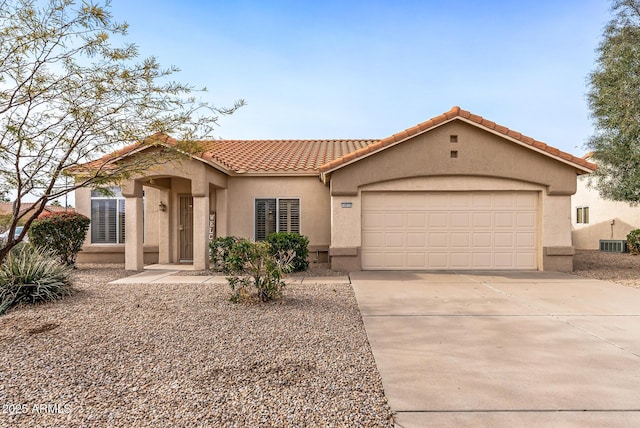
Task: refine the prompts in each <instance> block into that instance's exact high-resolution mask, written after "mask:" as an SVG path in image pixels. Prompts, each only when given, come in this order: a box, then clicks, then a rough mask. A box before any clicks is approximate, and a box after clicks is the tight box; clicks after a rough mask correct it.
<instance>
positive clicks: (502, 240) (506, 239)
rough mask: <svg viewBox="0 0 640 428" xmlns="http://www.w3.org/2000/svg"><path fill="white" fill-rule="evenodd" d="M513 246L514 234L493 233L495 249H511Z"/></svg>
mask: <svg viewBox="0 0 640 428" xmlns="http://www.w3.org/2000/svg"><path fill="white" fill-rule="evenodd" d="M514 244H515V232H495V233H494V234H493V245H494V247H496V248H512V247H514Z"/></svg>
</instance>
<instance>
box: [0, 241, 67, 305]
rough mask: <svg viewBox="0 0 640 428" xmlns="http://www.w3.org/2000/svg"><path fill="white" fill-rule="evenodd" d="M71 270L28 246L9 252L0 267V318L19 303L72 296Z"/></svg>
mask: <svg viewBox="0 0 640 428" xmlns="http://www.w3.org/2000/svg"><path fill="white" fill-rule="evenodd" d="M71 272H72V270H71V268H70V267H68V266H65V265H64V264H61V263H60V262H59V261H58V260H57V257H56V254H54V253H53V252H51V251H50V250H47V249H44V248H36V247H34V246H32V245H27V244H24V245H20V246H19V247H16V248H13V249H12V250H11V251H10V252H9V254H8V255H7V258H6V259H5V261H4V263H2V265H0V314H3V313H4V312H5V311H6V310H7V309H9V308H11V307H12V306H15V305H17V304H19V303H23V302H24V303H38V302H48V301H52V300H56V299H59V298H61V297H63V296H66V295H69V294H71V293H72V291H73V289H72V287H71Z"/></svg>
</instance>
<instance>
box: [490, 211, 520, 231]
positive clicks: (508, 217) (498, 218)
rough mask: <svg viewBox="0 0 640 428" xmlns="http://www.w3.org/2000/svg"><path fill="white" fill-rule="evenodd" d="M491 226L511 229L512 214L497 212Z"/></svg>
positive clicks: (513, 221)
mask: <svg viewBox="0 0 640 428" xmlns="http://www.w3.org/2000/svg"><path fill="white" fill-rule="evenodd" d="M493 220H494V221H493V225H494V226H495V227H498V228H503V227H507V228H508V227H513V226H514V224H515V219H514V213H513V212H497V213H495V214H494V215H493Z"/></svg>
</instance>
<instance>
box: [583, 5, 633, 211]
mask: <svg viewBox="0 0 640 428" xmlns="http://www.w3.org/2000/svg"><path fill="white" fill-rule="evenodd" d="M612 12H613V18H612V19H611V21H610V22H609V24H608V25H607V27H606V28H605V30H604V36H603V40H602V42H601V43H600V46H599V47H598V58H597V64H596V69H595V70H594V71H593V72H592V73H591V74H590V76H589V83H590V89H589V93H588V101H589V107H590V109H591V114H592V116H593V119H594V123H595V127H596V133H595V135H593V136H592V137H591V139H590V140H589V142H588V144H587V146H588V147H589V148H590V149H591V150H592V151H593V158H594V160H595V161H596V163H597V164H598V170H597V171H596V172H595V173H594V174H593V181H592V184H594V185H595V187H596V188H597V189H598V190H599V192H600V195H601V196H603V197H604V198H607V199H612V200H616V201H627V202H635V203H638V202H640V1H638V0H614V2H613V6H612Z"/></svg>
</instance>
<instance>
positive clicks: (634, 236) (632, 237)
mask: <svg viewBox="0 0 640 428" xmlns="http://www.w3.org/2000/svg"><path fill="white" fill-rule="evenodd" d="M627 246H628V247H629V251H630V252H631V254H640V229H636V230H632V231H631V232H630V233H629V234H628V235H627Z"/></svg>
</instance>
